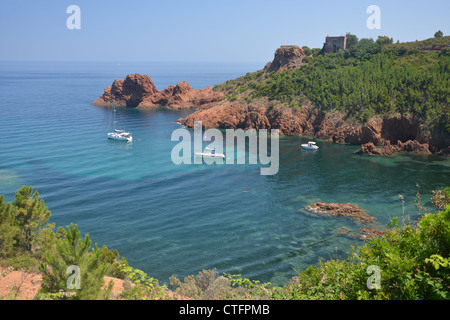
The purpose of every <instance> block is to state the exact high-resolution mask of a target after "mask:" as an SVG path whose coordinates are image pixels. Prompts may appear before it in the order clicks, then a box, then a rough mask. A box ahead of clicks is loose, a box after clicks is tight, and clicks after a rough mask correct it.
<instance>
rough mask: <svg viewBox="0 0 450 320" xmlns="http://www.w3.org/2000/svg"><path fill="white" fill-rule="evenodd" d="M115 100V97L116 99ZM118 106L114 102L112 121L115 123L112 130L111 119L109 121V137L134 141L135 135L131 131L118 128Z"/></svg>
mask: <svg viewBox="0 0 450 320" xmlns="http://www.w3.org/2000/svg"><path fill="white" fill-rule="evenodd" d="M114 101H115V99H114ZM116 111H117V110H116V106H115V104H114V107H113V110H112V123H113V130H112V131H110V127H111V121H110V122H109V126H108V133H107V136H108V139H113V140H121V141H129V142H131V141H133V136H132V135H131V133H130V132H127V131H125V130H121V129H117V128H116V125H117V123H118V119H116Z"/></svg>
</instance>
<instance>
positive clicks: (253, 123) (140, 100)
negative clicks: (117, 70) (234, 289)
mask: <svg viewBox="0 0 450 320" xmlns="http://www.w3.org/2000/svg"><path fill="white" fill-rule="evenodd" d="M305 56H306V54H305V52H304V50H303V49H302V48H300V47H298V46H282V47H280V48H279V49H278V50H277V51H276V53H275V56H274V59H273V61H272V62H271V63H268V64H267V65H266V66H265V68H264V69H263V70H260V72H264V73H271V72H283V71H285V70H294V69H298V68H300V67H301V66H303V65H304V64H305V63H304V62H303V61H304V60H303V59H304V57H305ZM92 104H93V105H96V106H108V105H113V104H115V105H118V106H126V107H135V108H161V107H162V108H171V109H181V108H183V109H186V108H193V109H195V110H193V112H192V114H190V115H189V116H187V117H185V118H181V119H178V120H177V122H179V123H180V124H182V125H184V126H186V127H193V126H194V121H203V120H204V119H205V116H206V117H207V119H208V127H209V128H219V129H237V128H240V129H244V130H246V129H250V128H252V129H278V130H279V131H280V134H281V135H288V136H291V135H307V136H313V137H315V138H317V139H321V140H325V141H330V142H336V143H341V144H351V145H361V149H360V150H358V151H356V152H355V153H356V154H367V155H382V156H384V155H391V154H393V153H395V152H419V153H425V154H429V153H434V154H438V155H447V156H448V155H450V147H449V146H450V138H449V137H448V135H446V134H444V133H443V132H442V131H441V130H439V129H436V128H431V129H427V130H424V125H423V122H422V121H421V120H420V119H414V118H412V117H409V116H404V115H400V114H396V115H389V116H374V117H372V118H370V119H369V120H368V121H366V122H365V123H364V124H361V123H356V122H352V121H350V120H348V119H347V118H346V117H345V116H344V115H343V114H342V113H340V112H339V111H336V110H332V111H330V112H327V113H324V112H322V111H321V110H319V108H316V107H315V106H314V105H313V104H312V103H310V102H305V103H303V104H302V105H301V106H299V107H295V108H292V107H288V106H286V105H285V104H283V103H279V102H277V101H269V100H268V99H256V100H252V101H251V102H248V101H246V100H245V98H244V99H240V98H236V97H233V98H230V92H227V91H226V90H224V89H221V88H212V87H207V88H203V89H193V88H192V87H191V86H190V85H189V84H188V83H187V82H180V83H177V84H176V85H170V86H169V87H167V88H165V89H164V90H162V91H158V90H157V88H156V87H155V85H154V84H153V82H152V80H151V79H150V77H149V76H148V75H140V74H131V75H128V76H127V77H126V78H125V79H124V80H119V79H116V80H114V82H113V83H112V85H110V86H108V87H106V88H105V89H104V93H103V94H102V95H101V96H100V97H99V98H98V99H97V100H96V101H94V102H93V103H92ZM377 146H383V147H382V148H377Z"/></svg>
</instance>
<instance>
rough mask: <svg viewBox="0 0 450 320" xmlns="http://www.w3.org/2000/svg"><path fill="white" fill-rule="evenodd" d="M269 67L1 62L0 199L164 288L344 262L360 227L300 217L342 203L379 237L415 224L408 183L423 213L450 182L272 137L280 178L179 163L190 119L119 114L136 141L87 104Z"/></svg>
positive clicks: (418, 166) (425, 159)
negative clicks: (45, 218)
mask: <svg viewBox="0 0 450 320" xmlns="http://www.w3.org/2000/svg"><path fill="white" fill-rule="evenodd" d="M263 65H264V63H133V64H131V63H121V64H116V63H93V62H90V63H63V62H57V63H50V62H49V63H33V62H26V63H19V62H0V194H4V195H5V198H6V200H7V201H12V200H13V198H14V192H15V191H16V190H17V189H19V188H20V187H21V186H22V185H29V186H33V187H34V188H35V189H37V190H38V191H39V193H40V194H41V198H43V199H44V200H45V203H46V205H47V206H48V207H49V209H50V210H51V211H52V216H51V222H54V223H55V224H56V226H57V227H58V226H63V227H65V226H67V225H68V224H70V223H71V222H74V223H76V224H78V225H79V227H80V230H81V231H82V233H89V234H90V235H91V238H92V239H93V241H94V242H97V243H98V244H99V245H100V246H101V245H103V244H105V245H107V246H108V247H109V248H113V249H117V250H118V251H119V252H120V254H121V255H122V256H124V257H126V258H127V260H128V262H129V264H130V265H131V266H133V267H135V268H139V269H142V270H144V271H146V272H148V273H149V275H151V276H153V277H155V278H157V279H159V280H160V281H161V282H163V283H167V282H168V279H169V277H170V276H171V275H176V276H178V277H184V276H186V275H189V274H197V273H198V272H199V271H201V270H202V269H210V268H217V269H218V271H219V272H227V273H232V274H242V275H243V276H245V277H250V278H253V279H258V280H261V281H264V282H266V281H270V282H272V283H274V284H283V283H286V282H287V281H288V279H289V278H290V277H292V276H293V275H295V274H296V270H303V269H304V268H306V267H307V266H309V265H311V264H316V263H318V261H320V260H327V259H330V258H345V257H346V256H347V254H348V253H349V250H350V248H351V246H352V245H358V244H362V243H363V242H362V241H359V240H351V239H349V238H345V237H342V236H336V230H337V229H338V228H339V227H342V226H344V225H345V226H347V227H349V228H350V229H352V230H355V231H357V230H359V229H361V228H362V227H364V225H360V224H358V223H355V222H354V221H351V220H348V219H346V218H317V217H314V216H311V215H307V214H305V212H304V211H302V208H304V207H305V206H307V205H309V204H311V203H313V202H315V201H327V202H351V203H355V204H358V205H359V206H361V207H362V208H364V209H366V210H367V211H368V212H369V214H370V215H372V216H374V217H375V218H376V221H377V222H376V223H375V224H374V225H372V226H375V227H383V226H384V225H385V224H386V223H387V222H388V221H389V219H390V218H391V217H394V216H397V217H401V215H402V205H401V202H400V200H399V198H398V195H399V194H402V195H403V196H404V197H405V199H406V203H405V205H406V212H407V213H408V214H410V215H411V217H412V218H414V217H415V215H416V211H415V208H414V206H413V201H414V199H415V194H416V192H417V187H416V184H419V185H420V191H421V195H422V204H424V205H426V206H428V207H430V208H431V203H430V201H429V200H430V195H431V190H434V189H439V188H442V187H445V186H449V185H450V159H445V158H442V157H437V156H433V155H430V156H424V155H413V154H400V155H396V156H392V157H368V156H357V155H354V154H353V151H355V150H356V149H358V147H357V146H345V145H337V144H333V143H328V142H323V141H317V143H318V145H319V147H320V150H319V151H318V152H308V151H303V150H301V149H300V148H299V146H300V144H301V143H305V142H306V141H308V140H310V138H308V137H281V138H280V169H279V172H278V174H277V175H274V176H261V175H260V167H259V166H258V165H206V164H202V165H180V166H177V165H174V164H173V163H172V161H171V158H170V153H171V150H172V148H173V147H174V146H175V145H176V144H177V142H172V141H171V139H170V138H171V134H172V132H173V130H175V129H177V128H179V127H180V126H179V125H178V124H176V123H175V121H176V120H177V119H178V118H180V117H184V116H186V115H188V114H189V113H190V112H192V111H191V110H187V111H186V110H182V111H171V110H163V109H159V110H135V109H124V108H122V109H121V110H120V116H121V122H122V124H123V125H124V126H125V127H126V128H127V129H128V130H130V131H131V132H132V133H133V137H134V141H133V143H131V144H127V143H123V142H118V141H111V140H108V139H107V138H106V131H107V128H108V121H109V117H110V109H109V108H105V107H94V106H91V105H90V103H91V102H92V101H94V100H95V99H96V98H97V97H98V96H99V95H100V94H101V93H102V92H103V88H104V87H106V86H108V85H110V84H111V83H112V81H113V80H114V78H121V79H122V78H124V77H125V76H126V75H127V74H129V73H142V74H148V75H150V77H151V78H152V80H153V81H154V83H155V85H156V86H157V88H158V89H160V90H162V89H163V88H165V87H166V86H168V85H170V84H176V83H177V82H180V81H185V80H186V81H188V82H189V84H191V86H193V87H194V88H203V87H206V86H208V85H211V86H213V85H214V84H218V83H221V82H223V81H225V80H228V79H233V78H236V77H238V76H240V75H244V74H245V73H247V72H252V71H256V70H258V69H261V68H262V67H263Z"/></svg>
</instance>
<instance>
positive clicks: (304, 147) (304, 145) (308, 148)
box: [302, 144, 319, 150]
mask: <svg viewBox="0 0 450 320" xmlns="http://www.w3.org/2000/svg"><path fill="white" fill-rule="evenodd" d="M302 148H303V149H306V150H317V149H319V147H317V146H309V145H307V144H302Z"/></svg>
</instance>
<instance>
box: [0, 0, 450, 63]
mask: <svg viewBox="0 0 450 320" xmlns="http://www.w3.org/2000/svg"><path fill="white" fill-rule="evenodd" d="M0 4H1V11H0V30H1V31H0V60H34V61H118V62H120V61H263V62H267V61H270V60H272V59H273V54H274V52H275V50H276V49H277V48H278V47H279V46H280V45H283V44H296V45H299V46H304V45H307V46H309V47H311V48H318V47H322V45H323V42H324V38H325V35H326V34H329V35H343V34H345V33H346V32H351V33H353V34H356V35H357V36H358V37H359V38H374V39H376V38H377V37H378V36H379V35H388V36H389V37H392V38H394V40H395V41H397V40H400V41H401V42H404V41H415V40H422V39H427V38H431V37H433V35H434V33H435V32H436V31H437V30H442V31H443V32H444V34H445V35H448V34H450V18H449V13H450V1H448V0H428V1H416V0H395V1H394V0H391V1H384V0H383V1H378V0H370V1H365V0H351V1H317V0H316V1H300V0H297V1H293V0H291V1H289V0H278V1H265V0H240V1H236V0H227V1H214V0H209V1H203V0H184V1H179V0H171V1H151V0H150V1H148V0H147V1H144V0H128V1H115V0H110V1H105V0H71V1H66V0H41V1H33V0H1V1H0ZM72 4H75V5H78V6H79V7H80V9H81V29H80V30H69V29H68V28H67V27H66V20H67V18H68V17H69V16H70V14H67V13H66V9H67V7H68V6H69V5H72ZM373 4H374V5H378V6H379V7H380V9H381V29H380V30H376V29H374V30H370V29H368V28H367V26H366V20H367V19H368V17H369V16H370V14H367V13H366V9H367V7H368V6H370V5H373Z"/></svg>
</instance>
